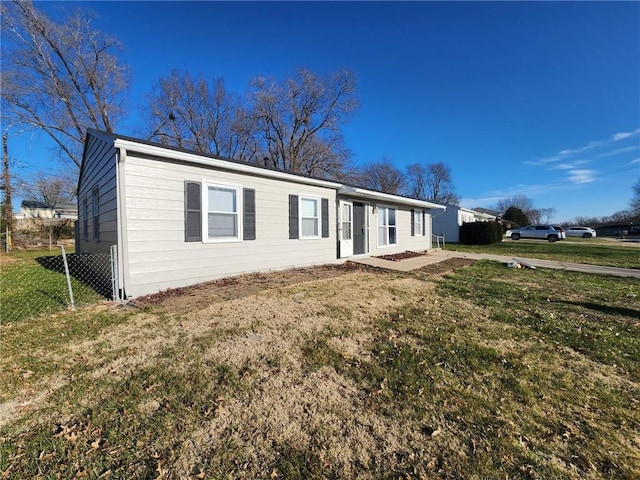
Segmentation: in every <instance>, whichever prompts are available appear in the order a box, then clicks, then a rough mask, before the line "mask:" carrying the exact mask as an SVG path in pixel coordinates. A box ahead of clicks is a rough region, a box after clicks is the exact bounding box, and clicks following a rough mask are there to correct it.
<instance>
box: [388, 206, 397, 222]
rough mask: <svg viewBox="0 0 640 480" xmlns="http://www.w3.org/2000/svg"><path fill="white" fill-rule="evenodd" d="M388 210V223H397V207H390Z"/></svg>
mask: <svg viewBox="0 0 640 480" xmlns="http://www.w3.org/2000/svg"><path fill="white" fill-rule="evenodd" d="M387 210H388V211H389V223H388V225H395V224H396V209H395V208H388V209H387Z"/></svg>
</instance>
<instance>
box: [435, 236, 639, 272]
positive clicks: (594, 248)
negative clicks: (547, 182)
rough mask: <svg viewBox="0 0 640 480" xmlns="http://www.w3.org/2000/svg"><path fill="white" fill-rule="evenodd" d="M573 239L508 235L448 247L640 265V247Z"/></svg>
mask: <svg viewBox="0 0 640 480" xmlns="http://www.w3.org/2000/svg"><path fill="white" fill-rule="evenodd" d="M580 240H582V239H571V240H563V241H561V242H555V243H549V242H546V241H543V240H518V241H514V240H511V239H505V240H504V241H503V242H502V243H494V244H492V245H458V244H448V245H447V250H452V251H456V252H469V253H487V254H491V255H505V256H508V257H525V258H539V259H542V260H558V261H564V262H571V263H585V264H591V265H604V266H610V267H621V268H640V248H638V247H630V246H622V245H616V244H615V243H612V242H608V243H606V244H605V243H595V242H594V241H592V239H588V240H583V241H580Z"/></svg>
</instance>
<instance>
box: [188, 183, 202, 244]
mask: <svg viewBox="0 0 640 480" xmlns="http://www.w3.org/2000/svg"><path fill="white" fill-rule="evenodd" d="M200 189H201V186H200V183H198V182H188V181H186V182H184V241H185V242H201V241H202V215H201V213H200V210H201V208H200V199H201V198H202V197H201V195H200Z"/></svg>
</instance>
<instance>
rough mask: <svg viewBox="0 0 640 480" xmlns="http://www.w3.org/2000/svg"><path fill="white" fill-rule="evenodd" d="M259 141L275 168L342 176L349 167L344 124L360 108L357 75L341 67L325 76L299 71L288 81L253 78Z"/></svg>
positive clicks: (319, 175)
mask: <svg viewBox="0 0 640 480" xmlns="http://www.w3.org/2000/svg"><path fill="white" fill-rule="evenodd" d="M253 88H254V91H253V92H252V97H251V103H252V112H253V114H254V115H255V118H256V120H257V122H258V129H259V133H258V143H259V146H260V147H261V149H262V152H263V156H264V157H267V158H269V161H270V162H271V165H272V166H273V167H275V168H279V169H283V170H288V171H291V172H295V173H305V174H308V175H313V176H318V177H326V178H339V177H341V176H342V175H343V174H344V172H345V170H347V169H348V167H349V161H350V152H349V151H348V150H347V149H346V148H345V147H344V142H343V137H342V134H341V132H340V130H339V127H340V126H341V125H342V124H344V123H345V122H346V120H347V119H348V118H349V116H350V114H351V113H352V112H353V111H354V110H355V109H356V108H357V106H358V102H357V99H356V95H355V79H354V76H353V74H352V73H350V72H348V71H345V70H341V71H338V72H335V73H333V74H331V75H329V76H327V77H325V78H321V77H319V76H318V75H317V74H315V73H313V72H310V71H309V70H305V69H299V70H297V71H296V73H295V74H294V75H292V76H291V77H289V78H287V79H285V80H284V81H283V82H276V81H274V80H270V79H266V78H262V77H261V78H256V79H254V81H253Z"/></svg>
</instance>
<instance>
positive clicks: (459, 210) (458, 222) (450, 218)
mask: <svg viewBox="0 0 640 480" xmlns="http://www.w3.org/2000/svg"><path fill="white" fill-rule="evenodd" d="M446 207H447V209H446V210H445V211H444V212H443V213H436V214H434V216H433V233H434V234H435V235H443V236H444V240H445V242H447V243H458V242H460V227H461V226H462V224H463V223H473V222H489V221H492V220H495V219H496V216H495V215H491V214H490V213H484V212H480V211H478V210H471V209H469V208H463V207H460V206H459V205H446Z"/></svg>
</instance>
